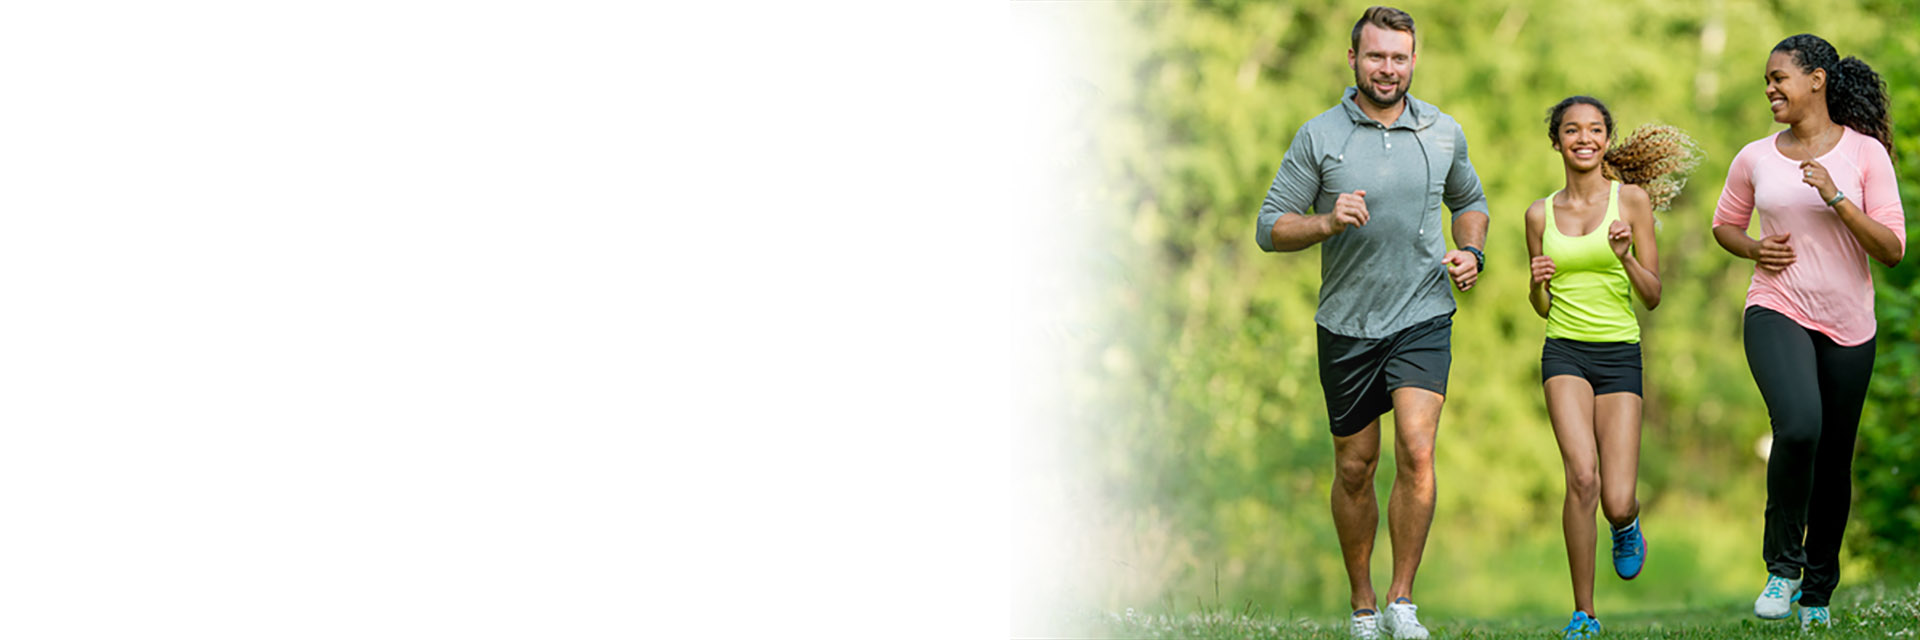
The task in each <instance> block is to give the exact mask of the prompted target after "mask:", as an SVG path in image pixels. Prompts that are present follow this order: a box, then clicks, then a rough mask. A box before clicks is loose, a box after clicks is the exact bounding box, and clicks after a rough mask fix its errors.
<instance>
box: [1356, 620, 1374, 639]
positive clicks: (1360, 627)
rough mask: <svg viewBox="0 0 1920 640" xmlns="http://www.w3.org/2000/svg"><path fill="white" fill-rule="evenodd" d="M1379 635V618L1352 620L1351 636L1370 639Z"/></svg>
mask: <svg viewBox="0 0 1920 640" xmlns="http://www.w3.org/2000/svg"><path fill="white" fill-rule="evenodd" d="M1379 633H1380V616H1378V615H1371V616H1360V617H1355V618H1353V635H1355V636H1359V637H1363V638H1371V637H1374V636H1376V635H1378V634H1379Z"/></svg>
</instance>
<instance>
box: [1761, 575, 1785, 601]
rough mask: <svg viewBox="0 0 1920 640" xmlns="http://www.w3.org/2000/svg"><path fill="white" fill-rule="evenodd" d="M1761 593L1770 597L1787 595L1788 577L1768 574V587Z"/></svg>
mask: <svg viewBox="0 0 1920 640" xmlns="http://www.w3.org/2000/svg"><path fill="white" fill-rule="evenodd" d="M1761 593H1762V595H1765V596H1767V597H1769V598H1785V597H1787V579H1786V578H1782V577H1780V576H1767V589H1766V591H1763V592H1761Z"/></svg>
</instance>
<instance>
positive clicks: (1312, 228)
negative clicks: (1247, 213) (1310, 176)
mask: <svg viewBox="0 0 1920 640" xmlns="http://www.w3.org/2000/svg"><path fill="white" fill-rule="evenodd" d="M1366 195H1367V192H1365V191H1355V192H1353V193H1343V194H1340V199H1339V201H1338V202H1337V203H1336V204H1335V205H1334V211H1333V212H1332V213H1324V214H1319V215H1306V214H1297V215H1282V216H1280V217H1279V219H1277V220H1275V221H1274V222H1273V224H1272V225H1270V226H1269V227H1268V230H1267V236H1268V242H1269V243H1270V244H1269V245H1267V246H1263V247H1262V248H1264V249H1266V250H1268V251H1299V250H1301V249H1305V248H1307V247H1311V246H1313V245H1316V244H1319V243H1320V242H1321V241H1323V240H1326V239H1327V238H1331V237H1333V236H1334V235H1335V234H1338V233H1340V232H1342V231H1346V230H1347V227H1348V226H1351V225H1354V224H1366V211H1365V207H1366V205H1365V203H1364V200H1363V199H1364V198H1366ZM1348 205H1357V208H1358V209H1359V210H1358V211H1357V212H1356V211H1349V209H1350V208H1353V207H1349V206H1348ZM1262 217H1263V218H1264V217H1265V216H1264V215H1263V216H1262Z"/></svg>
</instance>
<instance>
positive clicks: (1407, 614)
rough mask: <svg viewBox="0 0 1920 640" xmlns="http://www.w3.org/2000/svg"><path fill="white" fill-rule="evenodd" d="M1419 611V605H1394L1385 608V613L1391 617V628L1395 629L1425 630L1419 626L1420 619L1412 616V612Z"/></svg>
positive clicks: (1422, 626)
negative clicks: (1417, 628) (1416, 628)
mask: <svg viewBox="0 0 1920 640" xmlns="http://www.w3.org/2000/svg"><path fill="white" fill-rule="evenodd" d="M1419 610H1420V605H1414V604H1396V605H1393V606H1391V607H1387V613H1388V614H1389V615H1392V616H1393V628H1395V629H1412V628H1415V627H1419V628H1422V629H1424V628H1426V627H1425V626H1424V625H1421V624H1420V618H1419V617H1418V616H1415V615H1414V612H1416V611H1419Z"/></svg>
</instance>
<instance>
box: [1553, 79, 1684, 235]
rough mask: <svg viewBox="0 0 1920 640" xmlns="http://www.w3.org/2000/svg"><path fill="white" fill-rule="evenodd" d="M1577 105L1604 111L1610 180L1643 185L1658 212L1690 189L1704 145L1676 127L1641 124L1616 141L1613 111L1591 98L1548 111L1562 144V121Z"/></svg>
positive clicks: (1571, 100)
mask: <svg viewBox="0 0 1920 640" xmlns="http://www.w3.org/2000/svg"><path fill="white" fill-rule="evenodd" d="M1576 104H1586V105H1592V106H1593V107H1594V108H1596V109H1599V110H1600V117H1601V118H1602V119H1603V120H1604V121H1605V122H1606V125H1607V140H1608V141H1609V143H1610V144H1609V145H1608V147H1607V153H1606V156H1605V157H1604V159H1605V162H1604V163H1602V165H1601V169H1600V170H1601V174H1602V175H1605V176H1606V177H1607V179H1608V180H1619V181H1621V182H1625V183H1627V184H1632V185H1639V186H1640V188H1642V189H1645V190H1646V191H1647V197H1648V198H1649V199H1651V200H1652V201H1653V210H1654V211H1666V210H1667V208H1668V207H1669V206H1671V205H1672V204H1673V200H1674V198H1676V197H1679V195H1680V190H1681V189H1684V188H1686V186H1687V177H1688V176H1691V175H1693V170H1694V169H1696V168H1699V166H1700V162H1701V160H1704V159H1705V158H1706V154H1705V153H1703V152H1702V151H1701V150H1700V144H1699V143H1697V142H1694V141H1693V137H1692V136H1689V135H1687V132H1685V131H1681V130H1680V129H1679V128H1678V127H1674V126H1673V125H1665V124H1655V123H1648V124H1643V125H1640V127H1639V128H1637V129H1634V130H1633V132H1632V133H1629V134H1627V137H1626V139H1625V140H1621V141H1619V142H1613V112H1611V111H1608V110H1607V105H1605V104H1602V103H1601V102H1600V101H1599V100H1598V99H1595V98H1593V97H1591V96H1573V97H1571V98H1567V99H1565V100H1561V101H1560V103H1559V104H1556V105H1553V108H1552V109H1548V110H1547V137H1548V138H1549V139H1552V140H1555V141H1558V140H1559V138H1558V137H1557V136H1558V134H1557V133H1556V132H1558V131H1559V130H1560V122H1561V119H1562V118H1563V117H1565V116H1566V112H1567V109H1568V108H1571V107H1572V106H1573V105H1576Z"/></svg>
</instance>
